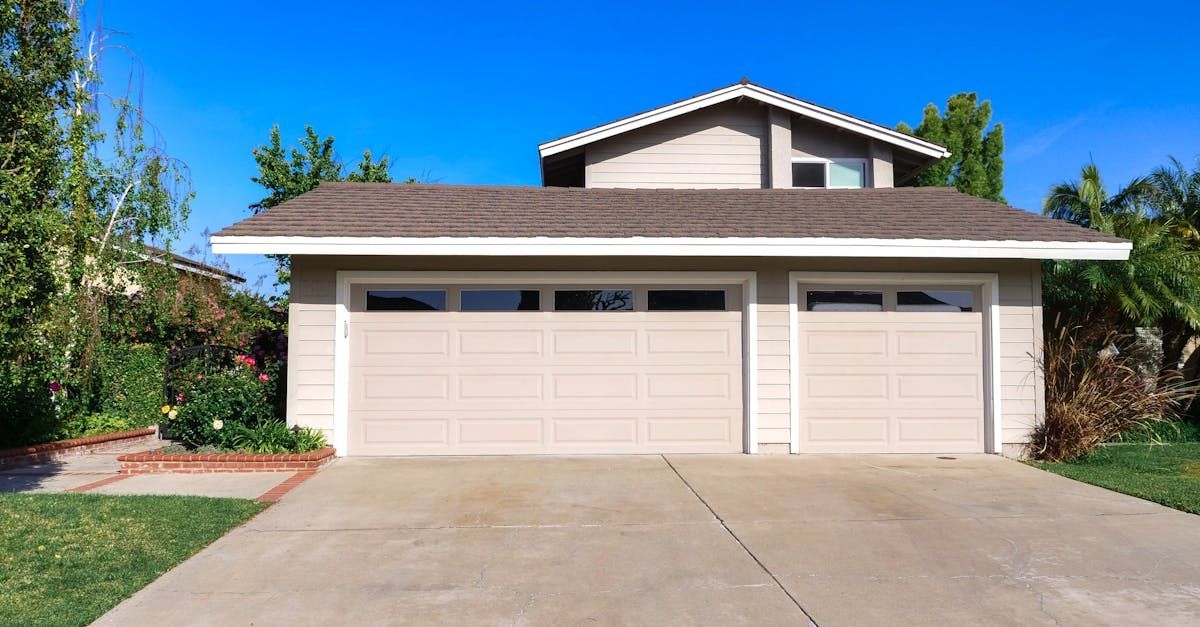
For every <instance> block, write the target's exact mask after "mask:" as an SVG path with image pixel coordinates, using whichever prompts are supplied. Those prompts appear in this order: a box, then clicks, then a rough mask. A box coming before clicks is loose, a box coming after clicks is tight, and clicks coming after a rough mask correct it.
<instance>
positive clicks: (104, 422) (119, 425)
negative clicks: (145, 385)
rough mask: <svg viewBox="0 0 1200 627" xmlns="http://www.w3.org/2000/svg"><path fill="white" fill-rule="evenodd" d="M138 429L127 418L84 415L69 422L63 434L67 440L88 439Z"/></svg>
mask: <svg viewBox="0 0 1200 627" xmlns="http://www.w3.org/2000/svg"><path fill="white" fill-rule="evenodd" d="M135 428H137V427H136V425H134V423H133V421H132V420H130V419H129V418H127V417H125V416H119V415H117V414H107V413H95V414H84V415H82V416H77V417H75V418H72V419H71V420H68V421H67V423H66V425H65V428H64V431H65V433H63V436H64V437H67V438H86V437H88V436H90V435H104V434H106V433H117V432H119V431H129V430H130V429H135Z"/></svg>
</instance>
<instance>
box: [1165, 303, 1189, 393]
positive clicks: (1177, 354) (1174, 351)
mask: <svg viewBox="0 0 1200 627" xmlns="http://www.w3.org/2000/svg"><path fill="white" fill-rule="evenodd" d="M1161 330H1162V351H1163V356H1162V364H1161V365H1160V367H1159V370H1158V373H1159V377H1158V378H1159V380H1162V381H1166V380H1169V379H1170V378H1172V377H1173V376H1174V375H1175V374H1177V373H1178V372H1179V370H1180V362H1181V361H1183V351H1184V349H1185V348H1187V344H1188V342H1189V341H1191V339H1192V336H1193V335H1194V331H1193V330H1192V329H1191V328H1189V327H1188V325H1187V324H1186V323H1185V322H1184V321H1182V320H1180V319H1178V318H1175V317H1168V318H1164V319H1163V321H1162V326H1161Z"/></svg>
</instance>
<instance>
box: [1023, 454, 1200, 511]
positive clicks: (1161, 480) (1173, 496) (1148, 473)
mask: <svg viewBox="0 0 1200 627" xmlns="http://www.w3.org/2000/svg"><path fill="white" fill-rule="evenodd" d="M1030 463H1031V464H1032V465H1033V466H1036V467H1038V468H1041V469H1043V470H1049V471H1050V472H1053V473H1057V474H1060V475H1062V476H1064V477H1070V478H1071V479H1075V480H1077V481H1083V482H1085V483H1091V484H1093V485H1098V486H1100V487H1103V488H1108V489H1109V490H1114V491H1116V492H1122V493H1124V494H1130V495H1133V496H1137V497H1141V498H1143V499H1146V500H1149V501H1154V502H1156V503H1162V504H1163V505H1166V506H1167V507H1174V508H1175V509H1179V510H1183V511H1185V512H1191V513H1193V514H1200V442H1179V443H1174V444H1161V445H1152V444H1115V445H1109V446H1103V447H1100V448H1099V449H1097V450H1096V451H1095V452H1094V453H1092V454H1091V455H1089V456H1088V457H1085V458H1083V459H1080V460H1077V461H1074V462H1070V463H1066V464H1047V463H1041V462H1030Z"/></svg>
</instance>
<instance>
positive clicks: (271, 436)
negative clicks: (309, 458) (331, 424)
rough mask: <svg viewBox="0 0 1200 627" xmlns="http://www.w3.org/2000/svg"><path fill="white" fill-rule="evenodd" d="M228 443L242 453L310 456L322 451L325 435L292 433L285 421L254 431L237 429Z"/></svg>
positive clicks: (304, 430) (300, 429)
mask: <svg viewBox="0 0 1200 627" xmlns="http://www.w3.org/2000/svg"><path fill="white" fill-rule="evenodd" d="M225 443H226V448H228V449H231V450H234V451H237V452H239V453H258V454H274V453H307V452H309V451H315V450H317V449H319V448H323V447H324V446H325V435H324V434H323V433H321V432H320V431H316V430H315V429H307V428H303V427H297V428H296V429H289V428H288V426H287V424H285V423H284V422H283V421H282V420H271V421H269V422H265V423H263V424H261V425H258V426H255V427H250V426H246V425H240V424H239V425H235V426H234V427H233V428H231V429H230V430H229V432H228V434H227V436H226V439H225Z"/></svg>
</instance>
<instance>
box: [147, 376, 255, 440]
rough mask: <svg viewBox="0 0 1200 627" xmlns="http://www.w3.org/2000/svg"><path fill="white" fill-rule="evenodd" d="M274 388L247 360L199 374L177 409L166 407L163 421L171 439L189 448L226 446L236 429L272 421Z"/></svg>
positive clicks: (194, 377)
mask: <svg viewBox="0 0 1200 627" xmlns="http://www.w3.org/2000/svg"><path fill="white" fill-rule="evenodd" d="M271 389H272V388H271V385H270V377H269V375H267V374H265V373H259V372H256V371H255V369H254V364H253V363H252V362H251V363H247V362H246V361H245V360H239V363H238V364H237V365H235V366H234V367H233V368H230V369H228V370H224V371H220V372H213V373H208V374H203V373H196V374H195V375H193V376H192V386H191V388H190V389H188V390H187V391H185V392H183V393H182V394H183V396H182V401H181V404H180V405H179V406H178V408H177V409H176V408H170V407H166V408H165V409H167V410H168V412H167V415H166V418H167V420H166V421H164V422H165V423H166V425H167V429H168V431H169V432H170V434H171V436H172V437H174V438H177V439H179V440H180V441H181V442H182V443H183V444H184V445H185V446H187V447H189V448H196V447H199V446H204V445H213V446H224V444H225V440H226V439H227V437H228V436H227V434H228V433H229V432H231V431H234V430H236V428H237V426H239V425H241V426H246V427H251V428H254V427H258V426H260V425H262V424H264V423H266V422H268V421H270V420H271V419H272V418H273V413H274V412H273V405H272V403H271V398H270V392H271ZM160 411H161V409H160ZM223 432H224V433H223Z"/></svg>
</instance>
